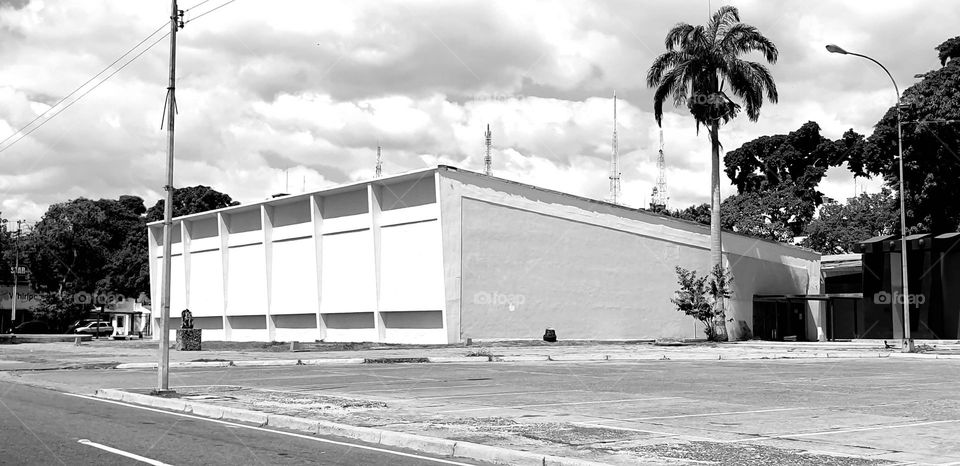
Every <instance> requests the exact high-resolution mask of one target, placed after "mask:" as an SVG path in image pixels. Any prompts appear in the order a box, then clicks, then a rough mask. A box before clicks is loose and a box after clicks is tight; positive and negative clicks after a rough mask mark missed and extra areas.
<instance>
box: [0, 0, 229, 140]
mask: <svg viewBox="0 0 960 466" xmlns="http://www.w3.org/2000/svg"><path fill="white" fill-rule="evenodd" d="M209 1H210V0H203V1H202V2H200V3H198V4H196V5H194V6H192V7H190V8H187V9H186V10H184V11H190V10H192V9H194V8H197V7H199V6H201V5H203V4H204V3H207V2H209ZM235 1H236V0H229V1H227V2H225V3H223V4H221V5H219V6H217V7H214V8H212V9H210V10H207V11H205V12H203V13H201V14H200V15H198V16H196V17H195V18H193V19H191V20H190V21H188V22H193V21H196V20H197V19H200V18H201V17H203V16H206V15H208V14H210V13H213V12H214V11H216V10H219V9H220V8H223V7H225V6H227V5H229V4H231V3H233V2H235ZM168 25H169V23H167V22H164V23H163V24H162V25H160V27H158V28H157V29H156V30H154V31H153V32H151V33H150V34H148V35H147V36H146V37H144V38H143V39H142V40H141V41H140V42H138V43H137V44H136V45H134V46H133V47H131V48H130V49H129V50H127V51H126V52H124V53H123V54H122V55H120V56H119V57H117V58H116V59H115V60H114V61H113V62H111V63H110V64H109V65H107V66H106V67H104V68H103V69H102V70H100V72H99V73H97V74H95V75H93V76H92V77H91V78H90V79H88V80H86V81H85V82H84V83H83V84H81V85H80V86H79V87H77V88H76V89H74V90H73V91H71V92H70V93H69V94H67V95H65V96H63V98H61V99H60V100H58V101H57V102H56V103H55V104H53V105H52V106H50V107H49V108H47V109H46V110H44V111H43V112H42V113H40V114H39V115H37V116H36V117H34V119H33V120H30V122H29V123H27V124H26V125H23V126H22V127H21V128H20V129H18V130H16V131H14V132H13V133H11V134H10V135H9V136H7V137H6V138H4V139H3V140H2V141H0V153H2V152H4V151H6V150H7V149H9V148H10V147H12V146H13V145H14V144H16V143H17V142H19V141H20V140H22V139H23V138H25V137H27V136H29V135H30V134H31V133H33V132H34V131H36V130H38V129H40V127H42V126H43V125H45V124H47V122H49V121H50V120H52V119H54V118H56V116H57V115H59V114H61V113H63V111H64V110H66V109H68V108H70V107H71V106H72V105H73V104H75V103H77V102H79V101H80V99H82V98H83V97H84V96H86V95H87V94H89V93H90V92H92V91H93V90H94V89H96V88H98V87H100V85H102V84H103V83H105V82H106V81H107V80H108V79H110V78H112V77H113V76H114V75H116V74H117V73H119V72H120V71H121V70H123V69H124V68H126V67H127V66H128V65H130V63H133V61H134V60H136V59H137V58H140V56H142V55H143V54H144V53H146V52H147V51H148V50H150V49H151V48H153V47H154V46H155V45H157V44H158V43H160V41H162V40H163V39H165V38H167V37H168V36H169V35H170V33H169V32H167V33H166V34H164V35H163V36H161V37H160V38H158V39H157V40H155V41H154V42H153V43H151V44H150V45H149V46H147V48H145V49H143V50H141V51H140V52H139V53H137V54H136V55H134V56H133V58H131V59H129V60H127V61H126V62H125V63H123V64H122V65H121V66H120V67H119V68H117V69H116V70H114V71H113V72H112V73H110V74H108V75H107V76H106V77H105V78H103V79H102V80H100V81H99V82H98V83H96V84H95V85H94V86H93V87H91V88H89V89H87V90H86V91H85V92H83V93H82V94H80V95H79V96H78V97H77V98H76V99H74V100H73V101H71V102H69V103H68V104H66V105H64V106H63V107H61V108H60V109H58V110H57V111H56V112H54V113H52V114H51V115H50V117H49V118H47V119H45V120H43V121H40V120H41V119H42V118H43V117H44V116H45V115H47V114H48V113H50V112H51V111H52V110H53V109H55V108H57V106H59V105H60V104H62V103H64V102H65V101H67V99H69V98H70V97H71V96H73V95H74V94H76V93H77V92H80V90H81V89H83V88H84V87H86V86H87V85H88V84H90V83H91V82H93V81H95V80H96V79H97V78H98V77H100V76H101V75H103V74H104V73H106V72H107V71H108V70H110V68H112V67H113V66H114V65H116V64H117V63H119V62H120V61H122V60H123V59H124V57H126V56H128V55H130V54H131V53H132V52H133V51H135V50H137V49H138V48H139V47H140V46H142V45H143V44H144V43H146V42H147V41H149V40H150V39H151V38H152V37H153V36H155V35H156V34H157V33H158V32H160V31H161V30H162V29H164V28H166V27H167V26H168ZM38 121H39V123H37V122H38ZM34 123H37V124H36V126H33V127H32V128H30V126H31V125H33V124H34ZM27 128H30V129H29V130H27ZM18 134H19V135H20V136H19V137H17V138H16V139H13V138H14V137H15V136H17V135H18ZM11 139H13V141H12V142H10V143H9V144H7V145H6V146H4V145H3V144H4V143H6V142H7V141H10V140H11Z"/></svg>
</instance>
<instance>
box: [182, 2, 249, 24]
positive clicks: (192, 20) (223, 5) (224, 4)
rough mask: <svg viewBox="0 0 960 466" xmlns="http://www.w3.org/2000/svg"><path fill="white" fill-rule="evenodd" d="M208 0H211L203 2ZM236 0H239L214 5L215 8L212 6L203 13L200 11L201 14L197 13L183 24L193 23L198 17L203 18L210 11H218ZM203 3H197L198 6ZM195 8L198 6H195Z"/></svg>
mask: <svg viewBox="0 0 960 466" xmlns="http://www.w3.org/2000/svg"><path fill="white" fill-rule="evenodd" d="M208 1H209V0H204V2H203V3H207V2H208ZM235 1H237V0H229V1H227V2H224V3H221V4H220V5H219V6H216V7H214V8H211V9H209V10H207V11H204V12H203V13H200V14H199V15H197V16H196V17H194V18H191V19H190V20H189V21H185V22H184V23H183V24H187V23H192V22H194V21H196V20H198V19H200V18H203V17H204V16H206V15H209V14H210V13H213V12H214V11H217V10H219V9H221V8H223V7H225V6H227V5H229V4H231V3H233V2H235ZM203 3H201V4H199V5H197V6H200V5H203ZM194 8H196V7H194Z"/></svg>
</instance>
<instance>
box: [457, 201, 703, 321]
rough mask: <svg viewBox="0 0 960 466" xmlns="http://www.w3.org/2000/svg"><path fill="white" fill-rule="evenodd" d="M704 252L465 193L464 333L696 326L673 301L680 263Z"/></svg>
mask: <svg viewBox="0 0 960 466" xmlns="http://www.w3.org/2000/svg"><path fill="white" fill-rule="evenodd" d="M708 259H709V255H708V254H707V252H706V251H703V250H698V249H691V248H687V247H681V246H679V245H677V244H673V243H665V242H662V241H658V240H655V239H651V238H646V237H643V236H639V235H635V234H631V233H628V232H623V231H618V230H613V229H608V228H598V227H596V226H593V225H589V224H584V223H579V222H575V221H572V220H569V219H564V218H560V217H554V216H550V215H545V214H542V213H537V212H530V211H526V210H521V209H516V208H511V207H506V206H502V205H496V204H491V203H487V202H483V201H478V200H474V199H468V198H465V199H463V298H464V299H463V315H462V321H461V323H462V325H463V334H464V336H465V337H467V338H517V339H530V338H534V339H535V338H540V337H542V336H543V333H544V329H546V328H547V327H552V328H554V329H555V330H556V332H557V334H558V335H559V337H560V338H567V339H627V338H631V339H643V338H656V337H686V338H693V337H697V336H698V335H697V334H696V333H697V330H696V329H695V328H694V325H693V324H694V322H693V321H691V320H690V319H689V318H688V317H686V316H684V315H682V314H680V313H678V312H677V311H675V310H674V309H673V307H672V306H666V305H664V304H663V303H669V300H670V297H671V296H672V295H673V291H674V289H675V288H676V287H675V286H674V284H675V282H676V279H675V275H674V273H673V270H674V267H675V266H677V265H680V266H683V267H686V268H696V267H697V266H698V265H700V264H701V263H703V262H704V261H706V260H708Z"/></svg>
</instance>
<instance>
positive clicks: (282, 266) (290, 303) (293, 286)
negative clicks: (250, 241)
mask: <svg viewBox="0 0 960 466" xmlns="http://www.w3.org/2000/svg"><path fill="white" fill-rule="evenodd" d="M314 257H315V255H314V246H313V238H302V239H297V240H290V241H281V242H274V243H273V292H272V296H271V298H272V300H273V304H272V305H271V306H270V313H271V314H274V315H277V314H310V313H314V314H313V315H316V314H315V313H316V312H317V269H316V261H315V259H314Z"/></svg>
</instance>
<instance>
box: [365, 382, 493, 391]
mask: <svg viewBox="0 0 960 466" xmlns="http://www.w3.org/2000/svg"><path fill="white" fill-rule="evenodd" d="M502 385H503V384H499V383H493V384H484V385H476V384H473V385H431V386H429V387H409V388H382V389H373V390H367V391H365V392H362V393H374V392H376V393H382V392H402V391H408V390H443V389H447V388H482V387H500V386H502Z"/></svg>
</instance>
